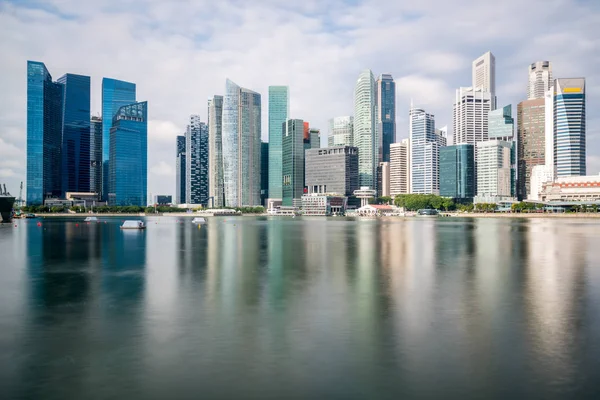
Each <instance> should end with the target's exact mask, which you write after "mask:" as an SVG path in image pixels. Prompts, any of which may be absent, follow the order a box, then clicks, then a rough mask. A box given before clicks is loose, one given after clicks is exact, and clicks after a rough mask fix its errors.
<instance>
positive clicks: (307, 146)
mask: <svg viewBox="0 0 600 400" xmlns="http://www.w3.org/2000/svg"><path fill="white" fill-rule="evenodd" d="M309 131H310V126H309V124H308V121H304V129H303V130H302V132H303V133H302V134H303V136H302V137H303V139H302V143H304V150H306V149H310V133H309Z"/></svg>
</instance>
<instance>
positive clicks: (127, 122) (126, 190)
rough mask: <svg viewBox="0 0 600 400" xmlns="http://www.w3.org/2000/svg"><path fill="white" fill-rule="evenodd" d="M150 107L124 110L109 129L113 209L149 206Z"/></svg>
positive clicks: (119, 110) (137, 105)
mask: <svg viewBox="0 0 600 400" xmlns="http://www.w3.org/2000/svg"><path fill="white" fill-rule="evenodd" d="M147 179H148V103H147V102H145V101H144V102H140V103H134V104H129V105H126V106H122V107H121V108H119V109H118V110H117V112H116V115H115V116H114V117H113V123H112V128H111V129H110V160H109V195H108V201H109V204H110V205H115V206H146V200H147V198H146V193H147V186H148V185H147Z"/></svg>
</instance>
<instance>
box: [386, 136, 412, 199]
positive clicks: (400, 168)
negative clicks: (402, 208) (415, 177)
mask: <svg viewBox="0 0 600 400" xmlns="http://www.w3.org/2000/svg"><path fill="white" fill-rule="evenodd" d="M409 152H410V145H409V140H408V139H403V140H402V142H401V143H392V144H391V145H390V196H392V197H395V196H396V195H399V194H408V193H409V191H410V187H409V182H410V176H409V175H410V161H409V160H410V157H409Z"/></svg>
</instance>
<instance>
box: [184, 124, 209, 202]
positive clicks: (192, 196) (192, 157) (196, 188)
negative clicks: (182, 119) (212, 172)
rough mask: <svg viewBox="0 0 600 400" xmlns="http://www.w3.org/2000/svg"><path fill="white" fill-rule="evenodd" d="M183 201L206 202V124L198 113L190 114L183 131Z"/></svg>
mask: <svg viewBox="0 0 600 400" xmlns="http://www.w3.org/2000/svg"><path fill="white" fill-rule="evenodd" d="M185 157H186V159H185V161H186V166H185V202H186V203H188V204H202V205H207V203H208V126H206V124H205V123H204V122H200V116H199V115H192V116H190V124H189V125H188V126H187V130H186V133H185Z"/></svg>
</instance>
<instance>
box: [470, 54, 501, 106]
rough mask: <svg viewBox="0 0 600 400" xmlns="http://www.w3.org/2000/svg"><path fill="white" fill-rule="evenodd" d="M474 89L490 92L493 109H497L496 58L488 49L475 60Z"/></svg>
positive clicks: (473, 71)
mask: <svg viewBox="0 0 600 400" xmlns="http://www.w3.org/2000/svg"><path fill="white" fill-rule="evenodd" d="M472 78H473V83H472V86H473V90H475V91H477V90H478V89H479V90H481V91H482V92H488V93H489V94H490V100H491V110H495V109H496V58H495V57H494V55H493V54H492V53H491V52H490V51H488V52H487V53H485V54H483V55H481V56H480V57H478V58H477V59H475V60H474V61H473V70H472Z"/></svg>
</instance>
